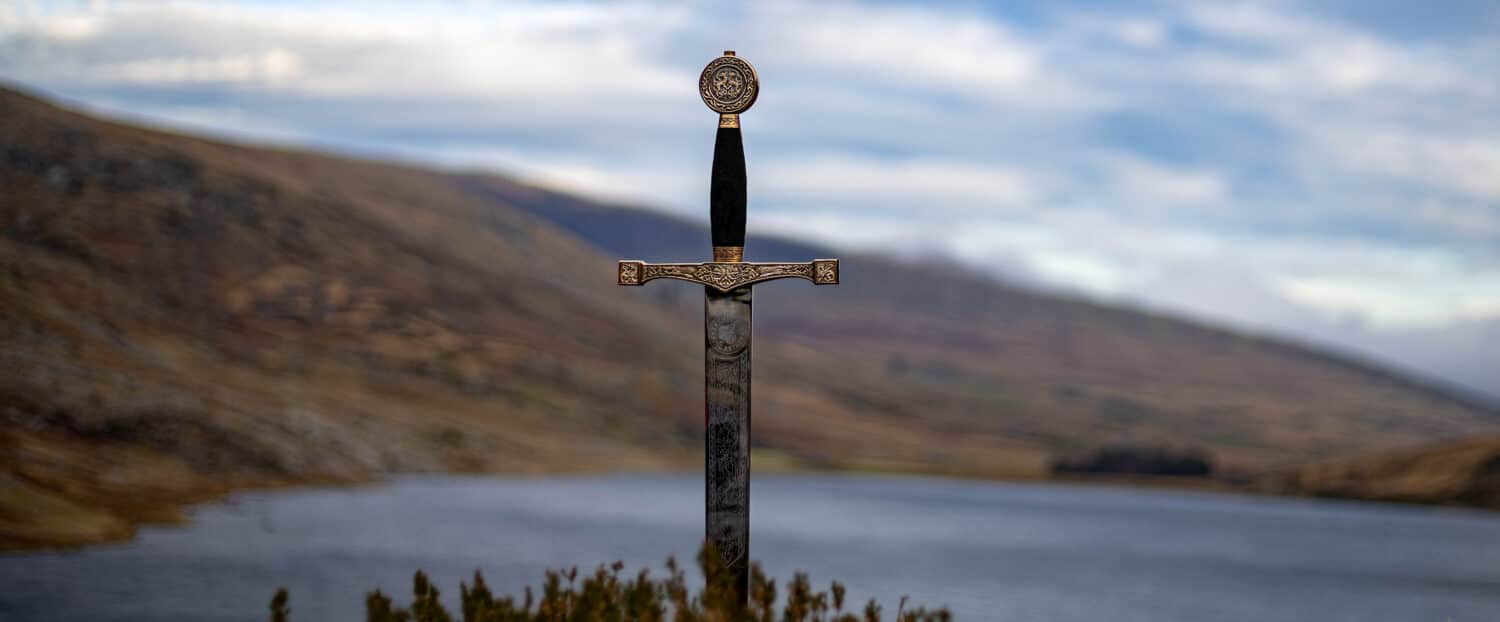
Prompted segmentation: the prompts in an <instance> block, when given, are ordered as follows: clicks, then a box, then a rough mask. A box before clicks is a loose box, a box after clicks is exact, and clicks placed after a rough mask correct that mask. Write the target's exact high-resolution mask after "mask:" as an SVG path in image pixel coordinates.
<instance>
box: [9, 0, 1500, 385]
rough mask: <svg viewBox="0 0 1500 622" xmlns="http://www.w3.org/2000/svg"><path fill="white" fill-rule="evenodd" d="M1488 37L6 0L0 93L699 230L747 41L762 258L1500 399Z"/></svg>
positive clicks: (1494, 16) (1484, 21)
mask: <svg viewBox="0 0 1500 622" xmlns="http://www.w3.org/2000/svg"><path fill="white" fill-rule="evenodd" d="M1496 32H1500V3H1495V2H1447V3H1442V2H1420V3H1419V2H1401V1H1393V0H1363V1H1356V0H1345V1H1342V2H1318V3H1307V4H1298V3H1283V2H1274V1H1273V2H1260V3H1244V4H1242V3H1208V2H1047V3H1043V2H1035V3H953V4H921V5H902V4H896V3H889V2H805V1H804V2H799V1H788V2H753V3H751V2H742V3H735V4H733V5H708V4H704V5H697V4H690V5H684V4H671V3H610V4H604V5H598V4H571V3H567V4H559V3H526V2H510V3H487V2H463V3H442V4H438V3H412V4H382V3H371V2H359V3H352V2H351V3H336V2H335V3H310V2H238V3H236V2H221V3H212V4H208V3H175V2H151V3H107V2H106V3H87V4H81V3H35V4H28V3H20V4H15V3H11V4H7V5H6V6H4V7H0V77H3V78H5V79H7V80H11V81H14V82H18V83H20V84H23V85H28V86H31V87H33V88H39V89H42V90H44V91H45V92H47V93H50V94H53V95H56V96H60V97H63V98H66V99H68V100H70V101H72V102H75V103H80V104H84V105H87V106H90V107H93V108H95V109H98V110H103V111H108V112H111V113H115V114H124V115H129V116H132V117H137V118H146V119H150V120H153V121H156V122H159V123H168V124H173V125H178V126H185V127H189V128H193V129H198V130H211V131H214V132H216V133H219V134H228V135H232V136H238V137H250V138H254V139H256V140H260V141H274V142H284V143H293V144H298V145H310V146H318V147H326V148H334V149H338V150H342V151H352V152H358V153H368V154H375V155H386V156H399V157H403V158H408V159H413V160H418V161H422V162H430V163H435V164H439V165H443V166H454V167H469V168H483V169H493V170H496V171H502V172H509V173H514V174H518V175H521V176H524V177H527V178H529V179H532V180H535V181H538V182H540V183H544V184H548V185H553V186H556V187H558V188H563V189H569V190H574V191H580V192H584V193H586V194H590V195H593V196H597V197H602V198H609V199H621V200H626V201H630V202H634V203H640V204H645V205H649V206H653V207H657V208H660V209H664V210H669V211H672V212H676V213H681V214H688V215H693V216H696V217H703V215H704V214H705V213H706V198H707V194H708V192H707V184H708V176H707V166H706V164H707V159H708V156H709V154H710V153H711V143H712V136H713V132H712V129H711V128H713V127H714V123H715V118H714V116H713V114H712V113H711V112H709V111H708V110H707V109H706V108H704V107H703V105H702V103H701V102H700V101H698V97H697V95H696V93H695V90H694V89H695V85H696V82H695V81H696V76H697V73H698V71H699V70H700V69H701V67H702V66H703V64H704V63H705V62H707V61H708V60H710V59H711V58H712V57H714V56H715V55H717V54H718V53H719V52H720V51H721V50H723V49H725V48H734V49H737V50H739V52H740V54H741V56H742V57H744V58H746V59H747V60H749V61H750V62H752V63H754V64H755V65H756V67H757V69H758V70H759V72H760V74H761V77H762V81H763V89H764V90H763V94H762V96H761V98H760V99H759V101H758V102H757V104H756V106H755V108H754V109H753V110H751V111H750V112H749V113H747V114H746V115H745V117H744V125H745V134H746V142H747V155H748V159H749V167H750V174H751V210H752V211H751V229H752V232H754V231H761V232H768V231H774V232H780V233H790V234H794V235H799V236H804V237H810V238H815V239H818V240H821V241H826V242H830V243H834V244H837V245H841V246H845V247H848V248H874V247H879V248H885V249H892V250H894V251H896V252H899V253H904V254H910V255H918V256H925V255H939V256H946V257H952V258H956V259H958V260H959V261H962V262H965V263H968V264H970V265H973V266H976V267H979V268H980V269H984V270H989V271H992V272H995V273H997V274H1001V275H1004V276H1007V277H1009V278H1012V279H1017V280H1023V281H1027V282H1031V283H1036V284H1040V285H1044V286H1048V287H1056V288H1063V289H1067V290H1071V291H1076V292H1080V293H1083V294H1086V295H1089V296H1093V297H1097V298H1100V299H1104V300H1123V301H1129V302H1131V303H1133V304H1141V305H1146V306H1151V307H1157V308H1162V309H1169V310H1172V311H1175V312H1178V313H1183V314H1189V315H1194V316H1199V317H1206V318H1210V319H1213V320H1215V321H1218V322H1222V323H1227V324H1231V325H1236V326H1240V327H1246V328H1250V329H1254V330H1260V331H1270V332H1277V333H1281V334H1287V335H1293V336H1297V337H1299V338H1305V339H1313V340H1317V341H1321V342H1325V343H1332V344H1338V345H1340V346H1342V347H1345V348H1348V349H1352V350H1356V351H1359V352H1362V353H1366V354H1370V355H1374V356H1378V357H1381V358H1384V359H1385V360H1388V361H1396V362H1399V363H1401V364H1402V365H1405V366H1406V367H1408V368H1411V369H1415V370H1419V371H1423V372H1426V373H1428V374H1429V375H1433V376H1440V377H1445V378H1449V379H1452V380H1456V381H1460V382H1464V383H1466V384H1468V385H1469V386H1476V387H1482V388H1487V389H1489V390H1491V391H1492V392H1496V393H1500V371H1495V370H1494V369H1492V368H1493V367H1500V366H1497V365H1495V364H1494V363H1493V362H1492V361H1493V360H1494V359H1495V355H1492V354H1491V353H1492V352H1495V351H1496V350H1497V349H1500V114H1497V113H1496V112H1495V111H1497V110H1500V37H1496V36H1494V33H1496ZM750 252H751V254H752V256H753V252H754V250H753V240H752V248H751V249H750ZM752 258H753V257H752Z"/></svg>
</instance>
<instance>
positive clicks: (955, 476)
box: [0, 465, 1500, 556]
mask: <svg viewBox="0 0 1500 622" xmlns="http://www.w3.org/2000/svg"><path fill="white" fill-rule="evenodd" d="M692 472H694V470H693V469H690V468H685V469H607V468H599V469H590V468H583V469H564V470H556V471H548V472H535V471H529V472H501V471H493V472H492V471H461V470H460V471H428V472H410V473H388V474H384V475H382V476H376V477H370V478H347V477H342V478H341V477H321V478H319V477H314V478H308V479H305V480H298V481H292V480H286V479H265V480H241V481H240V482H238V483H234V484H226V483H221V484H218V485H216V486H210V487H206V488H205V487H198V488H195V489H191V490H185V491H182V493H181V494H180V495H176V496H175V498H172V499H160V500H159V501H158V502H157V503H156V504H154V505H152V506H150V508H149V509H146V511H139V510H141V509H145V508H140V506H134V507H136V509H137V511H135V512H120V511H119V507H118V506H116V507H114V508H105V507H96V508H93V509H94V510H96V511H97V512H99V513H106V514H109V515H110V518H112V519H114V521H115V526H114V528H111V529H104V530H94V531H90V530H79V531H73V532H69V531H66V530H62V531H56V530H54V531H53V533H56V534H58V535H60V536H61V537H56V538H53V539H50V540H49V539H43V538H38V537H26V536H25V535H23V534H16V533H6V528H7V527H11V525H7V524H6V522H7V521H0V556H11V555H25V554H30V553H55V552H67V551H74V550H79V549H83V548H86V547H92V546H100V545H107V544H114V543H120V542H129V541H131V540H133V539H135V536H136V534H137V532H138V531H139V529H140V528H142V527H147V526H159V525H168V526H170V525H186V524H189V523H191V522H192V520H193V518H192V513H193V510H195V509H196V508H198V507H202V506H208V505H213V504H218V503H224V502H226V501H228V500H229V499H230V498H231V497H233V496H234V495H237V494H240V493H247V492H263V491H276V490H293V489H317V488H360V487H367V486H378V485H384V484H388V483H390V482H392V481H394V480H399V479H403V478H408V477H423V476H432V477H472V478H490V477H503V478H528V479H530V478H536V479H546V478H557V477H591V476H601V475H651V474H660V475H680V474H687V473H692ZM760 473H761V474H764V475H847V476H861V475H863V476H873V477H899V478H916V479H921V478H933V479H947V480H955V481H965V482H975V483H1010V484H1032V485H1039V486H1047V487H1057V486H1065V487H1077V488H1094V489H1116V490H1145V491H1163V492H1188V493H1204V494H1213V495H1226V496H1237V497H1246V498H1254V497H1277V498H1282V499H1301V500H1308V501H1335V502H1344V503H1360V504H1389V505H1398V506H1408V507H1425V508H1433V509H1438V508H1456V509H1463V510H1473V511H1480V512H1496V511H1500V508H1495V507H1491V506H1484V505H1473V504H1463V503H1454V502H1434V501H1423V500H1411V499H1400V498H1377V497H1360V496H1350V495H1334V494H1314V493H1306V492H1287V491H1280V490H1273V489H1271V488H1269V487H1266V486H1263V485H1262V486H1256V485H1254V484H1237V483H1231V482H1226V481H1224V480H1217V479H1212V478H1187V477H1172V476H1138V475H1128V476H1127V475H1100V476H1078V475H1069V476H1042V477H1033V476H1011V477H1004V476H995V475H983V474H977V473H969V474H959V473H942V472H924V471H892V470H882V469H837V468H831V469H830V468H788V467H787V465H778V466H777V467H773V468H770V469H763V470H761V471H760ZM153 496H162V495H161V491H157V494H156V495H153Z"/></svg>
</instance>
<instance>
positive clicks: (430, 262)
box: [0, 90, 1500, 547]
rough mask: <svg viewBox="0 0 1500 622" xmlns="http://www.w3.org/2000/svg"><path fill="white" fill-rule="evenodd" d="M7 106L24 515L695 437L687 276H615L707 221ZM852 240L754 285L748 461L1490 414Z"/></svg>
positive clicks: (144, 507)
mask: <svg viewBox="0 0 1500 622" xmlns="http://www.w3.org/2000/svg"><path fill="white" fill-rule="evenodd" d="M0 138H3V140H0V191H3V202H0V227H3V235H0V343H3V348H0V364H3V366H4V368H5V369H6V370H8V373H6V374H4V375H3V376H0V534H3V535H0V538H3V540H0V542H3V543H4V544H5V545H8V546H17V547H20V546H35V545H38V544H67V543H78V542H87V541H94V540H99V539H107V538H115V537H122V536H124V535H128V534H129V533H130V530H131V529H132V526H133V525H134V524H135V523H136V522H138V521H141V520H168V519H171V518H173V517H174V516H175V511H176V510H175V508H176V507H177V504H178V503H181V502H190V501H194V500H199V499H205V498H211V497H213V496H215V495H218V494H222V492H223V491H225V490H228V489H232V488H237V487H247V486H275V485H286V484H299V483H309V482H356V481H369V480H372V479H377V478H379V477H381V476H382V475H385V474H390V473H399V472H424V471H465V472H507V473H528V472H562V471H581V470H602V469H676V468H691V467H694V466H696V465H697V464H701V459H702V458H701V434H702V431H701V430H702V428H701V426H702V423H701V421H702V419H701V416H702V415H701V400H702V371H701V370H702V358H701V357H702V353H701V348H702V337H701V333H699V332H697V327H698V326H700V325H701V321H702V320H701V313H702V311H701V302H700V300H701V296H700V293H699V291H698V290H697V289H696V288H695V287H693V286H691V285H687V284H683V283H675V282H669V283H652V284H651V285H649V286H647V287H644V288H621V287H617V286H615V285H614V259H615V258H617V257H634V258H641V259H651V260H692V259H694V258H701V257H704V256H706V254H707V253H706V249H707V247H708V242H707V233H706V229H705V227H704V226H703V225H702V224H701V223H698V222H692V221H685V220H680V219H675V218H672V217H668V216H664V215H661V214H659V213H656V212H652V211H647V210H641V209H634V208H627V207H620V206H613V205H605V204H599V203H595V202H591V201H588V200H585V199H581V198H578V197H574V196H570V195H567V194H565V193H560V192H555V191H551V190H547V189H543V188H538V187H534V186H530V185H527V184H523V183H520V182H517V181H514V180H510V179H506V178H504V177H499V176H494V175H477V174H455V173H445V172H439V171H434V170H426V169H422V168H418V167H413V166H404V165H396V164H391V163H384V162H377V161H369V160H361V159H356V158H349V157H340V156H332V155H325V154H317V153H309V152H302V151H295V150H289V149H279V148H264V147H251V146H243V145H235V144H228V143H223V142H218V141H212V140H205V139H200V138H194V137H189V136H183V135H178V134H173V133H168V132H162V131H156V130H151V129H145V128H140V127H133V126H129V125H124V124H119V123H112V122H107V121H101V120H97V119H93V118H90V117H87V116H84V115H81V114H79V113H76V112H71V111H68V110H64V109H61V108H58V107H56V106H54V105H52V104H49V103H47V102H44V101H41V100H39V99H36V98H34V97H32V96H29V95H26V94H23V93H20V92H17V91H13V90H0ZM751 218H752V220H753V218H754V215H753V209H752V216H751ZM747 250H748V254H749V256H750V258H751V259H765V260H769V259H778V260H804V259H809V258H812V257H826V256H835V254H833V253H831V252H830V251H828V250H826V249H820V248H816V247H813V246H809V245H803V244H798V243H795V242H791V241H786V240H777V239H770V238H755V239H752V241H751V245H750V247H749V249H747ZM842 259H843V275H842V276H843V280H844V283H843V284H842V285H839V286H837V287H812V286H811V285H807V284H803V283H787V282H778V283H775V284H771V285H768V286H764V287H761V288H759V289H757V294H756V300H757V303H756V304H757V312H756V331H757V332H756V345H755V356H756V359H757V366H756V377H755V383H756V384H755V395H756V400H757V401H756V412H755V417H756V420H755V435H756V436H755V447H756V456H755V461H756V464H757V466H758V468H766V467H778V468H840V469H870V470H892V471H904V472H926V473H949V474H962V475H973V476H988V477H1041V476H1044V475H1045V473H1046V469H1047V465H1048V464H1049V463H1050V461H1051V459H1052V458H1053V457H1054V456H1056V455H1059V454H1063V453H1068V452H1077V451H1083V450H1088V449H1091V448H1094V447H1098V446H1102V445H1105V444H1110V443H1134V444H1170V445H1178V446H1183V447H1188V448H1192V449H1194V450H1199V451H1204V452H1209V453H1211V454H1212V456H1213V457H1214V459H1215V460H1216V461H1217V462H1218V463H1219V464H1221V465H1223V466H1224V467H1225V468H1228V469H1230V470H1238V471H1256V470H1263V469H1270V468H1276V467H1283V466H1286V465H1295V464H1301V463H1307V462H1311V461H1315V460H1319V459H1324V458H1336V457H1342V456H1353V455H1358V454H1362V453H1366V452H1371V451H1380V450H1386V449H1393V448H1400V447H1408V446H1414V445H1418V444H1422V443H1428V442H1433V441H1438V440H1442V439H1452V438H1458V437H1464V436H1468V435H1474V434H1484V433H1500V416H1497V413H1496V412H1495V411H1494V409H1493V408H1490V407H1487V406H1486V405H1484V404H1479V403H1474V402H1471V401H1467V400H1465V399H1462V398H1461V397H1458V396H1455V395H1452V394H1449V393H1447V392H1445V391H1442V390H1439V389H1435V388H1432V387H1428V386H1426V385H1423V384H1420V383H1418V382H1414V381H1411V380H1408V379H1406V378H1403V377H1401V376H1399V375H1396V374H1392V373H1389V372H1387V371H1384V370H1382V369H1379V368H1376V367H1372V366H1369V365H1366V364H1363V363H1360V362H1357V361H1351V360H1346V359H1342V358H1339V357H1336V356H1331V355H1328V354H1324V353H1320V352H1317V351H1313V350H1310V349H1307V348H1303V347H1299V346H1297V345H1294V344H1287V343H1280V342H1276V341H1271V340H1266V339H1261V338H1256V337H1253V336H1248V335H1242V334H1236V333H1232V332H1226V331H1222V330H1217V329H1214V328H1212V327H1209V326H1205V325H1200V324H1195V323H1190V322H1184V321H1181V320H1178V319H1174V318H1172V317H1168V316H1163V315H1154V314H1148V313H1142V312H1139V311H1134V310H1130V309H1122V308H1113V307H1109V306H1104V305H1100V304H1095V303H1090V302H1085V301H1080V300H1076V299H1070V298H1067V297H1062V296H1056V295H1047V294H1042V293H1037V292H1032V291H1028V290H1026V289H1022V288H1017V287H1013V286H1009V285H1006V284H1003V283H999V282H996V281H994V280H991V279H989V278H986V277H983V276H980V275H976V274H973V273H970V272H967V271H964V270H962V269H959V268H955V267H952V266H945V265H938V264H927V263H905V262H900V261H895V260H891V259H886V258H882V257H879V256H874V255H859V256H844V257H843V258H842Z"/></svg>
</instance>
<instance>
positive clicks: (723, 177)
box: [708, 127, 746, 259]
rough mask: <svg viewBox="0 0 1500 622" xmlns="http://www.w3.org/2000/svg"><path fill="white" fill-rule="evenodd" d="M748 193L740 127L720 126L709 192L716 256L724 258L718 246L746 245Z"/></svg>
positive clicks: (710, 220) (710, 221)
mask: <svg viewBox="0 0 1500 622" xmlns="http://www.w3.org/2000/svg"><path fill="white" fill-rule="evenodd" d="M745 194H746V193H745V143H744V141H743V140H741V138H740V128H738V127H720V128H719V136H718V138H716V139H715V140H714V164H713V180H712V181H711V182H710V183H709V191H708V201H709V202H708V215H709V228H710V229H711V230H712V232H713V241H714V250H715V253H714V259H719V258H720V252H719V250H718V249H721V248H726V247H727V248H741V249H743V248H744V247H745Z"/></svg>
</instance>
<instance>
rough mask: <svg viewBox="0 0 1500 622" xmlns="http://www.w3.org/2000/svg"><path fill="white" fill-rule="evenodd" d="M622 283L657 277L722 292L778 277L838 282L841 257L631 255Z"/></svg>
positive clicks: (623, 265) (623, 269) (623, 263)
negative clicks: (675, 258) (783, 259)
mask: <svg viewBox="0 0 1500 622" xmlns="http://www.w3.org/2000/svg"><path fill="white" fill-rule="evenodd" d="M619 276H620V284H621V285H645V284H646V281H651V280H654V279H677V280H680V281H692V282H694V283H700V284H703V285H707V286H709V287H712V288H714V289H717V290H719V291H721V292H727V291H729V290H732V289H735V288H737V287H743V286H746V285H750V284H752V283H760V282H762V281H771V280H775V279H787V278H796V279H807V280H809V281H812V282H813V283H814V284H816V285H838V283H839V260H837V259H814V260H812V261H809V262H805V263H754V262H739V261H705V262H703V263H646V262H644V261H636V260H632V259H627V260H623V261H621V262H620V267H619Z"/></svg>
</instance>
